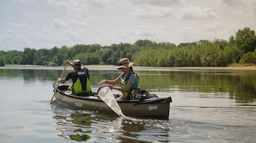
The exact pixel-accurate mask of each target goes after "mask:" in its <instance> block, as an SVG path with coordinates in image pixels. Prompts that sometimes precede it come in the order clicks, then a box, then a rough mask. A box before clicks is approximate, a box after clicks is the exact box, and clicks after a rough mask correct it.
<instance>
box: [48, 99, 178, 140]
mask: <svg viewBox="0 0 256 143" xmlns="http://www.w3.org/2000/svg"><path fill="white" fill-rule="evenodd" d="M52 110H53V112H54V116H53V118H54V119H55V120H56V124H57V130H58V132H59V134H58V136H60V137H62V138H65V139H70V140H76V141H87V140H88V141H91V142H93V141H95V142H106V141H107V142H120V143H130V142H135V143H148V142H152V141H157V140H159V141H160V140H161V141H163V142H164V141H166V142H168V140H169V135H168V131H170V128H173V124H170V123H171V121H163V120H141V119H132V120H131V119H125V118H122V117H116V116H111V115H104V114H101V113H97V112H91V111H85V110H76V109H72V108H70V106H66V105H64V104H60V103H54V105H52Z"/></svg>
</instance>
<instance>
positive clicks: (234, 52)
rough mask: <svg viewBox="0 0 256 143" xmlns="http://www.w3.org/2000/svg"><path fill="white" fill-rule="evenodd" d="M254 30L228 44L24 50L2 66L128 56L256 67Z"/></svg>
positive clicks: (0, 58) (170, 63)
mask: <svg viewBox="0 0 256 143" xmlns="http://www.w3.org/2000/svg"><path fill="white" fill-rule="evenodd" d="M255 49H256V35H255V31H254V30H252V29H250V28H248V27H245V28H244V29H241V30H238V31H237V32H236V33H235V35H233V36H231V37H230V38H229V40H228V41H226V40H220V39H216V40H214V41H208V40H200V41H198V42H191V43H180V44H179V45H175V44H173V43H169V42H153V41H150V40H138V41H136V42H135V43H134V44H129V43H119V44H112V45H110V46H101V45H99V44H92V45H84V44H78V45H74V46H72V47H67V46H62V47H54V48H52V49H47V48H46V49H38V50H36V49H32V48H24V50H23V51H17V50H11V51H0V66H4V65H5V64H25V65H27V64H29V65H47V66H59V65H63V61H64V60H66V59H69V60H72V59H80V60H81V61H82V62H83V64H86V65H90V64H94V65H95V64H112V65H115V64H116V61H118V60H119V59H120V58H122V57H128V58H130V59H131V60H132V61H133V62H135V65H137V66H163V67H174V66H175V67H177V66H228V65H230V64H234V63H241V64H256V50H255Z"/></svg>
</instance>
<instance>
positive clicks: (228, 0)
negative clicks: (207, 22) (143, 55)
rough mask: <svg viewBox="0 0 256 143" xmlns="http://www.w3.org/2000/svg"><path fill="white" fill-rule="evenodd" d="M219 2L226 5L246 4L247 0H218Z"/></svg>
mask: <svg viewBox="0 0 256 143" xmlns="http://www.w3.org/2000/svg"><path fill="white" fill-rule="evenodd" d="M219 1H220V3H223V4H226V5H238V6H240V5H242V4H246V3H247V2H248V1H247V0H219Z"/></svg>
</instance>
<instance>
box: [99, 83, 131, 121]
mask: <svg viewBox="0 0 256 143" xmlns="http://www.w3.org/2000/svg"><path fill="white" fill-rule="evenodd" d="M97 93H98V96H99V97H100V99H101V100H103V101H104V102H105V103H106V104H107V105H108V106H109V107H110V108H111V109H112V110H113V111H114V112H115V113H116V114H117V115H118V116H122V117H126V116H125V115H124V114H123V112H122V110H121V108H120V107H119V105H118V103H117V102H116V99H115V98H114V95H113V93H112V91H111V89H110V88H109V87H108V86H102V87H100V88H99V89H98V91H97Z"/></svg>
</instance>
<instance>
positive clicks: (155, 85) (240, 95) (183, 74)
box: [0, 69, 256, 103]
mask: <svg viewBox="0 0 256 143" xmlns="http://www.w3.org/2000/svg"><path fill="white" fill-rule="evenodd" d="M61 72H62V69H60V70H45V69H44V70H40V69H37V70H34V69H0V78H1V77H2V78H5V77H8V78H23V79H24V80H25V81H30V80H33V81H36V80H39V81H42V80H51V81H55V80H56V78H57V77H58V76H59V75H60V73H61ZM138 74H139V76H140V85H141V87H142V88H145V89H148V90H151V91H167V92H173V90H176V91H189V92H202V93H215V94H216V97H217V96H219V95H218V93H228V95H229V98H230V99H235V100H236V102H238V103H252V102H255V101H256V80H253V79H255V76H256V74H255V72H246V71H245V72H235V71H230V72H227V71H225V72H220V71H219V72H209V71H170V72H138ZM90 75H91V82H92V84H93V85H94V86H96V85H97V84H98V82H99V81H101V80H102V79H113V78H115V77H117V76H118V75H119V72H118V71H91V72H90ZM224 98H225V97H224Z"/></svg>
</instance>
